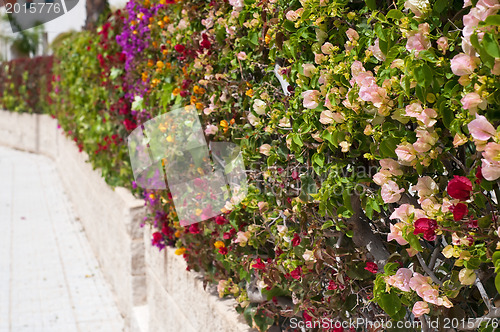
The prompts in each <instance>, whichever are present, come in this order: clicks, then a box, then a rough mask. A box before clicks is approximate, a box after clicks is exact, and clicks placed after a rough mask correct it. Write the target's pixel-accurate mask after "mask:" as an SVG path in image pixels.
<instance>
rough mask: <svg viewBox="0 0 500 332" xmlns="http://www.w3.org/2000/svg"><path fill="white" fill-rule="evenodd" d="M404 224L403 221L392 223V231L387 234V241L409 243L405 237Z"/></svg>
mask: <svg viewBox="0 0 500 332" xmlns="http://www.w3.org/2000/svg"><path fill="white" fill-rule="evenodd" d="M404 226H405V225H404V223H402V222H398V223H396V224H394V225H393V224H390V228H391V231H390V233H389V234H387V241H392V240H396V242H397V243H399V244H400V245H402V246H404V245H406V244H408V241H406V240H405V239H404V238H403V232H402V229H403V227H404Z"/></svg>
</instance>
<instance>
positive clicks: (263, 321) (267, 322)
mask: <svg viewBox="0 0 500 332" xmlns="http://www.w3.org/2000/svg"><path fill="white" fill-rule="evenodd" d="M253 320H254V322H255V325H257V327H258V328H259V330H260V331H267V329H268V328H269V326H271V325H273V323H274V319H273V318H272V317H269V316H267V315H266V314H264V313H263V312H261V311H258V312H257V314H255V316H254V317H253Z"/></svg>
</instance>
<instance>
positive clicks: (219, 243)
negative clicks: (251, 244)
mask: <svg viewBox="0 0 500 332" xmlns="http://www.w3.org/2000/svg"><path fill="white" fill-rule="evenodd" d="M225 246H226V245H225V244H224V242H222V241H216V242H215V243H214V247H215V248H217V249H219V248H224V247H225Z"/></svg>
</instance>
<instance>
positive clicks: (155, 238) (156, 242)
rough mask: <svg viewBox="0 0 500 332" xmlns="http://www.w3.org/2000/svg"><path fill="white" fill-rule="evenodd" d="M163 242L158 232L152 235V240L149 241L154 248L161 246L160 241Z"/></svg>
mask: <svg viewBox="0 0 500 332" xmlns="http://www.w3.org/2000/svg"><path fill="white" fill-rule="evenodd" d="M162 240H163V236H162V235H161V233H160V232H154V233H153V239H152V240H151V244H152V245H154V246H158V245H161V241H162Z"/></svg>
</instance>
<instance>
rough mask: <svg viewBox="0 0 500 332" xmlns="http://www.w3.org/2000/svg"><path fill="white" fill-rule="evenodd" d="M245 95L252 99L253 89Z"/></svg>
mask: <svg viewBox="0 0 500 332" xmlns="http://www.w3.org/2000/svg"><path fill="white" fill-rule="evenodd" d="M245 94H246V95H247V96H248V97H252V96H253V90H252V89H248V90H247V92H245Z"/></svg>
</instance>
